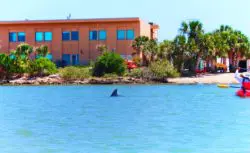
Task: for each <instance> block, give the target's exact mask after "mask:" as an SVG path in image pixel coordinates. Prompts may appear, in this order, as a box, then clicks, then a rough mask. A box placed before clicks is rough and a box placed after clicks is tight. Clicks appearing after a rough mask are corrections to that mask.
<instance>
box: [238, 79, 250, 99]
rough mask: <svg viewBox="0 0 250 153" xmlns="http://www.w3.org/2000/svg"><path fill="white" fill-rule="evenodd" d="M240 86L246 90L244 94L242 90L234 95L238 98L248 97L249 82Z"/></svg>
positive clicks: (249, 95) (249, 94) (249, 90)
mask: <svg viewBox="0 0 250 153" xmlns="http://www.w3.org/2000/svg"><path fill="white" fill-rule="evenodd" d="M242 86H243V87H244V88H245V89H246V91H245V92H244V91H243V89H240V90H238V91H237V92H236V95H237V96H239V97H250V82H244V83H242Z"/></svg>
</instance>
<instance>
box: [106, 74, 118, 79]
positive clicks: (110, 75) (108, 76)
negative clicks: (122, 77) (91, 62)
mask: <svg viewBox="0 0 250 153" xmlns="http://www.w3.org/2000/svg"><path fill="white" fill-rule="evenodd" d="M103 77H104V78H112V79H115V78H117V77H118V75H117V74H115V73H106V74H104V76H103Z"/></svg>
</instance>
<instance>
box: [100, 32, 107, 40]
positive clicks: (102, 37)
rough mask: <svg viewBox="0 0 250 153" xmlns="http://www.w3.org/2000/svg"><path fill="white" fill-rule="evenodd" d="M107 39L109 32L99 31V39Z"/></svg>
mask: <svg viewBox="0 0 250 153" xmlns="http://www.w3.org/2000/svg"><path fill="white" fill-rule="evenodd" d="M106 39H107V32H106V31H105V30H100V31H99V40H106Z"/></svg>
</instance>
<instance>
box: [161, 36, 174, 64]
mask: <svg viewBox="0 0 250 153" xmlns="http://www.w3.org/2000/svg"><path fill="white" fill-rule="evenodd" d="M173 53H174V46H173V41H171V40H164V41H163V42H161V43H160V44H159V47H158V52H157V56H158V58H160V59H164V58H166V59H168V60H169V61H172V60H173V57H172V55H173Z"/></svg>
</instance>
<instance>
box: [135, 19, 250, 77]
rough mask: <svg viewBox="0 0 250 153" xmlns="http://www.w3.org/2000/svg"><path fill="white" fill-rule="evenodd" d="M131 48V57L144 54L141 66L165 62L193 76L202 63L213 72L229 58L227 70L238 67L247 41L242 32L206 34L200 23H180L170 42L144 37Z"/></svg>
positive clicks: (221, 29) (246, 50) (245, 53)
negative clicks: (209, 65)
mask: <svg viewBox="0 0 250 153" xmlns="http://www.w3.org/2000/svg"><path fill="white" fill-rule="evenodd" d="M132 47H133V48H134V50H135V51H136V52H135V53H134V55H137V56H139V55H141V53H143V59H144V60H143V62H142V63H143V64H144V65H148V64H149V63H150V62H152V61H156V60H159V59H160V60H161V59H167V60H169V61H170V62H171V63H172V64H173V65H174V67H175V68H176V69H177V70H178V71H179V72H182V70H184V69H189V70H190V72H194V73H195V70H196V69H198V67H199V63H200V61H201V60H206V61H208V62H209V63H211V64H212V65H211V69H212V70H213V69H215V63H216V58H217V57H222V58H226V57H229V58H230V60H229V61H230V68H231V69H233V68H234V67H237V64H238V62H239V61H238V59H239V57H249V55H250V52H249V49H250V43H249V39H248V37H247V36H246V35H245V34H243V33H242V32H241V31H238V30H235V29H233V28H232V27H230V26H227V25H221V26H220V27H219V28H218V29H216V30H214V31H213V32H209V33H207V32H205V30H204V28H203V24H202V23H201V22H200V21H189V22H183V23H181V26H180V28H179V32H178V35H177V36H176V37H175V38H174V39H173V40H164V41H162V42H160V43H158V42H157V41H156V40H153V39H149V38H148V37H145V36H140V37H137V38H135V40H134V41H133V43H132Z"/></svg>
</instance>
